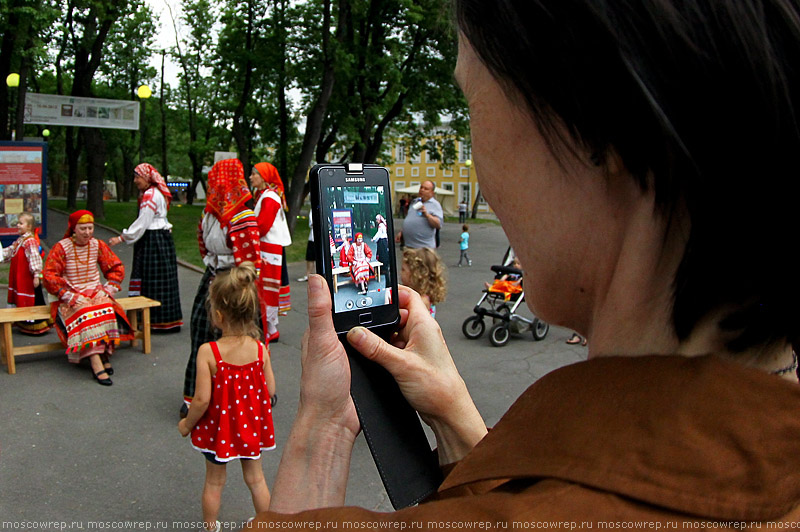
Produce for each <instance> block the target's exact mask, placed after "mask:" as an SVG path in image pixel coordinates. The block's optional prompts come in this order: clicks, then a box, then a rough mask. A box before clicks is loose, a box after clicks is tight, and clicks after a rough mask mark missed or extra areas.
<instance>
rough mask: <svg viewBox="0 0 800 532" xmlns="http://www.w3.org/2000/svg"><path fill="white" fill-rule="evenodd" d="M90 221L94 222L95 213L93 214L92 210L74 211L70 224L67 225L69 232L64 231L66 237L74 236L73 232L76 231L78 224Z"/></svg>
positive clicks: (70, 216) (70, 217)
mask: <svg viewBox="0 0 800 532" xmlns="http://www.w3.org/2000/svg"><path fill="white" fill-rule="evenodd" d="M88 223H94V214H92V211H87V210H81V211H75V212H73V213H72V214H70V215H69V225H68V226H67V232H66V233H64V238H69V237H71V236H72V233H74V232H75V226H76V225H78V224H88Z"/></svg>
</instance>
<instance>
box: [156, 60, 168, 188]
mask: <svg viewBox="0 0 800 532" xmlns="http://www.w3.org/2000/svg"><path fill="white" fill-rule="evenodd" d="M165 53H166V50H161V96H160V98H161V101H160V102H159V104H158V107H159V109H161V175H162V176H164V179H167V176H168V175H169V167H168V166H167V111H166V108H165V106H164V101H165V100H164V54H165Z"/></svg>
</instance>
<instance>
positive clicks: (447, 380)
mask: <svg viewBox="0 0 800 532" xmlns="http://www.w3.org/2000/svg"><path fill="white" fill-rule="evenodd" d="M398 300H399V303H400V316H401V327H400V329H399V331H398V332H397V333H396V334H395V335H394V337H393V338H392V339H391V344H389V343H387V342H385V341H384V340H382V339H381V338H380V337H378V336H376V335H375V334H373V333H372V332H370V331H369V330H367V329H365V328H363V327H356V328H354V329H352V330H351V331H350V332H349V333H348V335H347V339H348V341H349V342H350V344H351V345H352V346H353V347H354V348H356V349H357V350H358V351H359V352H360V353H361V354H363V355H364V356H365V357H367V358H369V359H371V360H374V361H375V362H377V363H379V364H380V365H382V366H383V367H385V368H386V369H387V370H388V371H389V373H391V374H392V376H393V377H394V378H395V380H396V381H397V383H398V385H399V386H400V390H401V391H402V392H403V395H404V396H405V397H406V399H407V400H408V402H409V403H410V404H411V406H412V407H414V408H415V409H416V410H417V411H418V412H419V414H420V416H421V417H422V419H423V420H424V421H425V422H426V423H427V424H429V425H430V426H431V428H432V429H433V431H434V433H435V434H436V439H437V442H438V445H439V460H440V462H441V463H442V464H447V463H451V462H454V461H457V460H460V459H461V458H462V457H463V456H464V455H465V454H466V453H468V452H469V451H470V450H471V449H472V448H473V447H474V446H475V444H477V443H478V442H479V441H480V440H481V438H483V436H485V435H486V425H485V424H484V422H483V419H482V418H481V416H480V413H479V412H478V410H477V408H476V407H475V404H474V403H473V401H472V398H471V397H470V395H469V392H468V391H467V387H466V384H465V383H464V380H463V379H462V378H461V375H459V373H458V370H457V369H456V366H455V363H454V362H453V358H452V357H451V356H450V352H449V350H448V349H447V345H446V344H445V341H444V338H443V337H442V332H441V329H440V328H439V325H438V324H437V323H436V320H434V319H433V318H432V317H431V315H430V312H429V311H428V309H427V308H426V306H425V304H424V303H423V302H422V299H421V298H420V296H419V294H417V293H416V292H414V291H413V290H411V289H410V288H407V287H405V286H400V287H399V293H398Z"/></svg>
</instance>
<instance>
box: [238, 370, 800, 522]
mask: <svg viewBox="0 0 800 532" xmlns="http://www.w3.org/2000/svg"><path fill="white" fill-rule="evenodd" d="M798 504H800V386H798V385H797V384H793V383H791V382H788V381H785V380H783V379H780V378H778V377H775V376H772V375H769V374H767V373H765V372H762V371H758V370H754V369H748V368H744V367H740V366H739V365H738V364H734V363H730V362H725V361H723V360H721V359H719V358H717V357H698V358H684V357H677V356H651V357H632V358H628V357H610V358H599V359H594V360H591V361H588V362H581V363H578V364H573V365H571V366H566V367H564V368H561V369H558V370H556V371H554V372H552V373H550V374H549V375H546V376H545V377H543V378H541V379H540V380H538V381H537V382H536V383H535V384H533V385H532V386H531V387H530V388H528V390H527V391H526V392H525V393H524V394H523V395H522V396H521V397H520V398H519V399H518V400H517V402H516V403H515V404H514V405H513V406H512V407H511V408H510V410H509V411H508V413H506V415H505V416H504V417H503V419H501V420H500V422H498V424H497V425H496V426H495V427H494V429H493V430H492V431H490V433H489V434H488V435H487V436H486V437H485V438H484V439H483V441H481V442H480V443H479V444H478V445H477V446H476V447H475V449H473V451H472V452H471V453H470V454H469V455H467V456H466V457H465V458H464V459H463V460H462V461H461V462H459V463H458V464H457V465H456V466H455V468H454V469H453V470H452V472H450V474H449V475H448V476H447V478H446V479H445V481H444V483H443V484H442V486H441V488H440V490H439V493H438V495H437V496H436V498H435V500H431V501H428V502H426V503H424V504H420V505H419V506H416V507H413V508H406V509H404V510H401V511H398V512H392V513H376V512H370V511H367V510H363V509H360V508H352V507H348V508H328V509H321V510H312V511H308V512H302V513H299V514H296V515H278V514H273V513H269V512H267V513H263V514H260V515H259V516H258V519H256V521H255V522H254V523H253V524H252V527H253V528H254V529H264V530H269V529H281V528H286V527H289V526H291V527H293V528H302V529H310V528H315V527H316V528H318V529H319V528H321V529H328V530H330V529H345V530H347V529H352V530H381V529H389V530H393V529H394V530H401V529H407V530H414V529H418V530H442V529H444V530H464V529H478V530H481V529H500V530H515V529H516V530H520V531H522V530H542V529H557V530H575V529H590V528H606V529H612V530H615V529H617V530H618V529H648V528H649V529H652V530H655V529H656V528H657V527H658V528H662V529H666V528H677V529H689V530H691V529H702V528H711V527H713V528H737V529H741V528H742V525H741V522H748V523H750V522H754V521H767V522H770V521H780V522H783V523H789V524H788V525H786V524H783V525H782V524H770V523H767V524H764V525H762V527H763V528H770V527H772V528H775V529H783V528H789V527H794V528H800V507H798ZM707 520H714V521H717V522H714V523H710V522H705V523H704V522H703V521H707ZM734 522H737V523H738V524H735V523H734Z"/></svg>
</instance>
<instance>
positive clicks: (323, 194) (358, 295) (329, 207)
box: [312, 165, 399, 331]
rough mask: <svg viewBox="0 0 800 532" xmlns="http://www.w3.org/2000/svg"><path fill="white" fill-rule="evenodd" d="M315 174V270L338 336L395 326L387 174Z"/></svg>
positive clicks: (352, 169)
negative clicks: (321, 276) (330, 299)
mask: <svg viewBox="0 0 800 532" xmlns="http://www.w3.org/2000/svg"><path fill="white" fill-rule="evenodd" d="M315 171H316V178H315V179H313V181H316V183H317V186H316V189H317V191H318V195H319V199H318V201H319V204H318V207H317V212H319V218H320V220H321V223H320V224H319V237H320V238H321V241H320V242H319V243H318V244H317V251H319V252H321V253H318V257H320V258H321V259H322V261H323V263H322V264H319V262H320V261H318V264H317V269H318V271H319V272H324V275H325V277H326V279H327V280H328V283H329V285H330V288H331V294H332V296H333V313H334V324H335V325H336V328H337V331H342V330H348V329H349V328H351V327H354V326H356V325H363V326H367V327H372V326H379V325H386V324H388V323H393V322H395V321H396V319H397V318H398V316H399V314H398V312H397V304H396V302H395V297H396V292H397V271H396V270H397V268H396V266H395V264H396V263H395V252H394V238H393V234H394V228H393V222H392V208H391V205H392V202H391V193H390V186H389V173H388V171H387V170H386V169H385V168H382V167H379V166H373V165H363V166H362V165H356V166H352V165H351V166H348V167H345V166H339V165H330V166H323V167H321V168H319V167H315V169H314V170H312V173H313V172H315ZM312 203H313V198H312ZM315 228H316V220H315ZM314 236H315V239H316V238H317V234H316V233H315V235H314Z"/></svg>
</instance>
